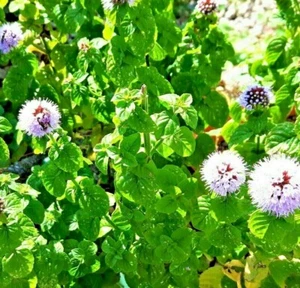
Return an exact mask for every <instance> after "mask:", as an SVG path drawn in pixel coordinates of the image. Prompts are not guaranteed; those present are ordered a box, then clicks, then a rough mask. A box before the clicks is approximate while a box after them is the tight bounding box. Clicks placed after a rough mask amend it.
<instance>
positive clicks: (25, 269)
mask: <svg viewBox="0 0 300 288" xmlns="http://www.w3.org/2000/svg"><path fill="white" fill-rule="evenodd" d="M2 265H3V271H4V272H7V273H8V274H9V275H11V276H12V277H14V278H23V277H26V276H28V275H29V274H30V273H31V271H32V270H33V265H34V257H33V255H32V253H31V251H29V250H28V249H19V250H16V251H15V252H13V253H12V254H10V255H7V256H5V257H3V259H2Z"/></svg>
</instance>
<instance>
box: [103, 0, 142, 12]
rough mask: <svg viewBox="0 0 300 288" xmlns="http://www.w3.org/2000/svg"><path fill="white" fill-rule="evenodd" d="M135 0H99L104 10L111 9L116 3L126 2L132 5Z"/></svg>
mask: <svg viewBox="0 0 300 288" xmlns="http://www.w3.org/2000/svg"><path fill="white" fill-rule="evenodd" d="M135 1H136V0H101V2H102V5H103V8H104V10H109V11H110V10H113V8H114V7H115V6H117V5H121V4H125V3H128V4H129V6H132V5H134V3H135Z"/></svg>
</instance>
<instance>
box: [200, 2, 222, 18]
mask: <svg viewBox="0 0 300 288" xmlns="http://www.w3.org/2000/svg"><path fill="white" fill-rule="evenodd" d="M217 7H218V5H217V2H216V1H215V0H198V2H197V4H196V7H195V9H196V10H197V11H199V12H201V13H202V14H204V15H209V14H212V13H213V12H214V11H216V10H217Z"/></svg>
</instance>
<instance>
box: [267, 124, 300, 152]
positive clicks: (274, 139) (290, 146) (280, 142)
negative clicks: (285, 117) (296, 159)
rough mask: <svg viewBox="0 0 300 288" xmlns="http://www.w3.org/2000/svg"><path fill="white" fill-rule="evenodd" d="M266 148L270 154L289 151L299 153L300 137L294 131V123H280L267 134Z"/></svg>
mask: <svg viewBox="0 0 300 288" xmlns="http://www.w3.org/2000/svg"><path fill="white" fill-rule="evenodd" d="M265 143H266V144H265V149H266V151H267V152H268V154H274V153H279V152H280V153H287V154H291V155H292V154H297V153H299V148H300V139H298V138H297V136H296V134H295V132H294V124H293V123H290V122H284V123H279V124H277V125H276V126H274V128H272V129H271V131H270V132H269V133H268V135H267V136H266V142H265Z"/></svg>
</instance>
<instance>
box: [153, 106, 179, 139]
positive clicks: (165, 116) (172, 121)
mask: <svg viewBox="0 0 300 288" xmlns="http://www.w3.org/2000/svg"><path fill="white" fill-rule="evenodd" d="M152 119H153V121H154V122H155V124H156V125H157V129H156V131H155V137H156V139H158V140H159V139H160V138H161V137H162V136H165V135H173V134H174V133H175V132H176V131H177V130H178V126H179V121H178V118H177V117H176V116H175V115H170V114H169V113H168V112H167V111H163V112H161V113H158V114H153V115H152Z"/></svg>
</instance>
